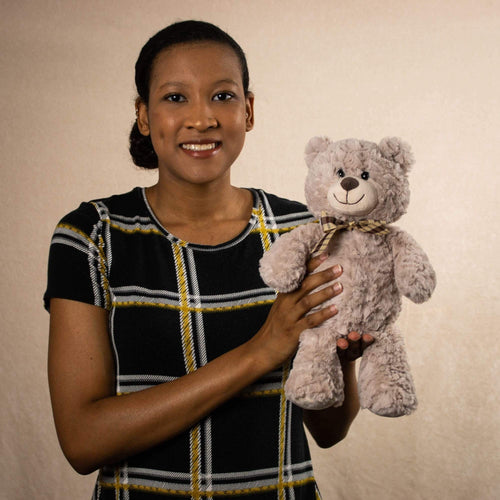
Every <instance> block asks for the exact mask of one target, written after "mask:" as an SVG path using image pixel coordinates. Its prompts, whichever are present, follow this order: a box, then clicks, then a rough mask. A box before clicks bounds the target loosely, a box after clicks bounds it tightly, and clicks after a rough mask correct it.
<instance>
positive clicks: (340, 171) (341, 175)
mask: <svg viewBox="0 0 500 500" xmlns="http://www.w3.org/2000/svg"><path fill="white" fill-rule="evenodd" d="M337 175H338V176H339V177H345V172H344V171H343V170H342V169H341V168H340V169H339V170H338V171H337Z"/></svg>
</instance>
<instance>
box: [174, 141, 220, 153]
mask: <svg viewBox="0 0 500 500" xmlns="http://www.w3.org/2000/svg"><path fill="white" fill-rule="evenodd" d="M219 146H220V142H208V143H206V144H199V143H189V142H186V143H183V144H181V148H182V149H184V150H185V151H193V152H206V151H214V150H215V149H217V148H218V147H219Z"/></svg>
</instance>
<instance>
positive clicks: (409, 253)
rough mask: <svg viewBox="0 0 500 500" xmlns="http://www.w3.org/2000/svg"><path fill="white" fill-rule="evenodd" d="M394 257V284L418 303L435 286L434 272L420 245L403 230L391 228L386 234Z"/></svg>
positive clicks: (426, 296)
mask: <svg viewBox="0 0 500 500" xmlns="http://www.w3.org/2000/svg"><path fill="white" fill-rule="evenodd" d="M388 240H389V242H390V244H391V247H392V255H393V259H394V275H395V279H396V286H397V287H398V290H399V291H400V292H401V294H402V295H404V296H405V297H408V298H409V299H410V300H412V301H413V302H415V303H417V304H420V303H422V302H425V301H426V300H428V299H429V298H430V296H431V294H432V292H433V291H434V288H435V287H436V273H435V272H434V269H433V268H432V265H431V263H430V262H429V258H428V257H427V255H426V254H425V252H424V251H423V250H422V248H421V247H420V245H419V244H418V243H417V242H416V241H415V240H414V239H413V238H412V237H411V236H410V235H409V234H408V233H406V232H405V231H403V230H401V229H398V228H392V229H391V233H390V234H389V236H388Z"/></svg>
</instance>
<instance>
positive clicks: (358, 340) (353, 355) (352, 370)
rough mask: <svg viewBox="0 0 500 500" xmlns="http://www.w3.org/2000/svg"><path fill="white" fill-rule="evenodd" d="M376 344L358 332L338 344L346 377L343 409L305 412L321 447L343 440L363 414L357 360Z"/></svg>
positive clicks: (370, 337)
mask: <svg viewBox="0 0 500 500" xmlns="http://www.w3.org/2000/svg"><path fill="white" fill-rule="evenodd" d="M373 342H374V339H373V337H372V336H371V335H363V336H361V335H359V333H357V332H351V333H349V335H348V336H347V339H339V340H338V341H337V351H338V354H339V357H340V359H341V363H342V370H343V374H344V402H343V404H342V406H338V407H333V406H332V407H330V408H326V409H324V410H319V411H318V410H304V417H303V418H304V423H305V424H306V427H307V429H308V430H309V432H310V433H311V435H312V437H313V438H314V440H315V441H316V443H317V444H318V446H320V447H321V448H330V447H331V446H333V445H335V444H337V443H338V442H339V441H342V439H344V438H345V437H346V435H347V432H348V431H349V428H350V426H351V424H352V422H353V420H354V419H355V418H356V415H357V414H358V412H359V398H358V385H357V381H356V363H355V360H356V359H357V358H358V357H360V356H361V355H362V354H363V350H364V349H366V348H367V347H368V346H369V345H371V344H373Z"/></svg>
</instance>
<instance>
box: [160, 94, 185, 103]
mask: <svg viewBox="0 0 500 500" xmlns="http://www.w3.org/2000/svg"><path fill="white" fill-rule="evenodd" d="M165 100H166V101H170V102H184V101H185V100H186V98H185V97H184V96H183V95H182V94H168V95H166V96H165Z"/></svg>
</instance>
